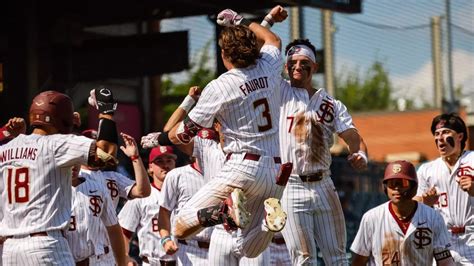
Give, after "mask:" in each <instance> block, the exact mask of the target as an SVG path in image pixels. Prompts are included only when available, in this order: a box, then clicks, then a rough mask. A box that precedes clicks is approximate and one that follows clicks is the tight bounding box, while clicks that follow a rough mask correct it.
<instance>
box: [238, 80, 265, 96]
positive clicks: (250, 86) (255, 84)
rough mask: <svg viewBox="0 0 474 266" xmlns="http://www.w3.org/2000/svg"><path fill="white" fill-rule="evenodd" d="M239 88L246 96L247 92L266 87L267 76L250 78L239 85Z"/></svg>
mask: <svg viewBox="0 0 474 266" xmlns="http://www.w3.org/2000/svg"><path fill="white" fill-rule="evenodd" d="M239 88H240V90H241V91H242V92H243V93H244V95H245V96H247V94H249V93H251V92H254V91H256V90H260V89H265V88H268V77H260V78H256V79H252V80H250V81H248V82H245V83H244V84H242V85H240V86H239Z"/></svg>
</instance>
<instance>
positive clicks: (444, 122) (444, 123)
mask: <svg viewBox="0 0 474 266" xmlns="http://www.w3.org/2000/svg"><path fill="white" fill-rule="evenodd" d="M444 125H446V120H440V121H439V122H438V124H437V125H436V129H440V128H443V127H444Z"/></svg>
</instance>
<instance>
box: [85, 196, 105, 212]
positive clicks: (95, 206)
mask: <svg viewBox="0 0 474 266" xmlns="http://www.w3.org/2000/svg"><path fill="white" fill-rule="evenodd" d="M103 202H104V201H103V200H102V197H101V196H97V195H91V196H90V199H89V203H90V205H91V206H89V209H90V210H91V211H92V214H93V215H94V216H96V217H97V216H98V215H99V214H100V212H101V211H102V203H103Z"/></svg>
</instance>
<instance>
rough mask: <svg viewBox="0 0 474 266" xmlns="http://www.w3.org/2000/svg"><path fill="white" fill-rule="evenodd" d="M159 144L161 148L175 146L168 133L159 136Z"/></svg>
mask: <svg viewBox="0 0 474 266" xmlns="http://www.w3.org/2000/svg"><path fill="white" fill-rule="evenodd" d="M158 144H160V146H171V145H173V142H171V140H170V137H169V136H168V132H163V133H161V134H160V135H159V136H158Z"/></svg>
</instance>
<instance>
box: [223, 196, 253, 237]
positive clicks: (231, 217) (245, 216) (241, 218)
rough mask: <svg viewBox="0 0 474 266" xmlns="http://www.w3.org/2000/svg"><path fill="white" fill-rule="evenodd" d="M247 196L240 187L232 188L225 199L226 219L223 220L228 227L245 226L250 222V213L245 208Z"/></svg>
mask: <svg viewBox="0 0 474 266" xmlns="http://www.w3.org/2000/svg"><path fill="white" fill-rule="evenodd" d="M246 202H247V198H246V197H245V195H244V192H243V191H242V189H240V188H234V191H232V193H231V194H230V196H229V197H228V198H227V200H226V205H227V219H226V220H227V221H225V222H224V227H226V224H227V225H229V226H230V227H238V228H242V229H243V228H245V227H246V226H247V224H248V223H249V222H250V213H249V212H248V211H247V209H246V208H245V204H246ZM231 229H232V228H231Z"/></svg>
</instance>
